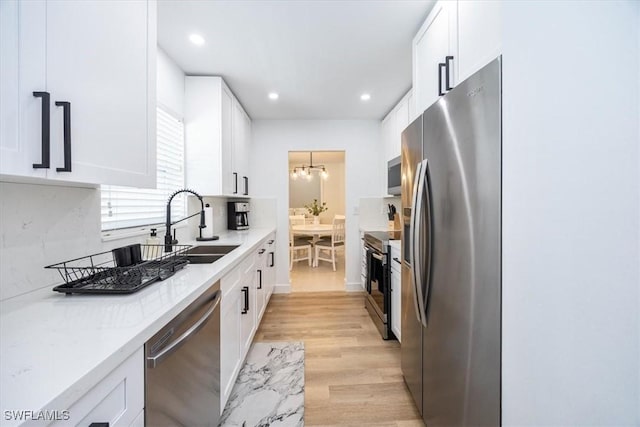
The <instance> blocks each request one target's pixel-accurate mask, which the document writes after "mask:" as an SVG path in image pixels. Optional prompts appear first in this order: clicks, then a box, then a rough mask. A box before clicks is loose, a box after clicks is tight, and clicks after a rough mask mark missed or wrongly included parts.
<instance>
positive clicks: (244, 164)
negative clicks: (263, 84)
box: [231, 98, 251, 196]
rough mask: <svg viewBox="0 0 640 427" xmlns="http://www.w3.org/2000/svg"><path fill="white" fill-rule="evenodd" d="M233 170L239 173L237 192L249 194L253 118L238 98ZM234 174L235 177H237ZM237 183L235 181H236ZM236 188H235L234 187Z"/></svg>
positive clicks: (234, 110)
mask: <svg viewBox="0 0 640 427" xmlns="http://www.w3.org/2000/svg"><path fill="white" fill-rule="evenodd" d="M232 122H233V132H232V140H233V150H232V153H233V156H232V157H233V158H232V163H231V164H232V166H233V172H234V173H236V174H237V177H238V178H237V179H238V189H237V193H238V194H240V195H243V196H247V195H249V141H250V139H251V119H250V118H249V116H248V115H247V113H245V111H244V109H243V108H242V105H240V102H238V100H237V99H235V98H234V99H233V115H232ZM235 176H236V175H234V179H235ZM234 184H235V182H234ZM234 190H235V188H234Z"/></svg>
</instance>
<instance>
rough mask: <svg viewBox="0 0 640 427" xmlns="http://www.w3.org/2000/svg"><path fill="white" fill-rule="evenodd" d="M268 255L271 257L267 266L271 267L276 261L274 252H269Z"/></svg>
mask: <svg viewBox="0 0 640 427" xmlns="http://www.w3.org/2000/svg"><path fill="white" fill-rule="evenodd" d="M269 256H270V257H271V259H270V260H269V267H273V266H274V265H275V263H276V260H275V258H276V257H275V254H274V253H273V252H269Z"/></svg>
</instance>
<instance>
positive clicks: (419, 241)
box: [411, 159, 429, 326]
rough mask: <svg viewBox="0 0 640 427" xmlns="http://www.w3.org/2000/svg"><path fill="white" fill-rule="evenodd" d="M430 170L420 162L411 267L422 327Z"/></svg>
mask: <svg viewBox="0 0 640 427" xmlns="http://www.w3.org/2000/svg"><path fill="white" fill-rule="evenodd" d="M428 169H429V164H428V161H427V159H425V160H423V161H422V162H420V164H419V166H418V169H417V171H416V172H417V182H418V186H417V189H416V190H417V191H416V193H415V198H416V203H417V205H415V206H416V207H415V208H414V209H415V211H416V212H415V218H414V231H413V247H414V249H413V255H414V256H415V258H414V259H415V261H414V262H413V263H412V264H411V266H412V267H413V269H414V270H413V271H414V276H415V279H414V282H415V287H416V298H417V300H418V312H419V313H420V316H419V320H420V323H422V326H427V318H426V317H427V316H426V311H425V307H424V303H425V301H426V298H425V290H426V289H428V283H424V282H425V279H426V280H427V281H428V280H429V277H428V276H426V277H425V274H424V268H423V267H424V255H425V254H424V253H423V252H422V249H423V248H424V246H425V244H424V239H423V235H424V234H423V233H424V230H423V229H422V218H423V216H424V206H423V203H422V201H423V199H424V197H423V196H424V194H425V193H424V192H425V182H426V177H427V170H428Z"/></svg>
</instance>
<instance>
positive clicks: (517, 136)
mask: <svg viewBox="0 0 640 427" xmlns="http://www.w3.org/2000/svg"><path fill="white" fill-rule="evenodd" d="M503 6H504V15H503V17H504V23H503V24H504V35H503V38H504V53H503V82H504V87H503V94H504V98H503V102H504V104H503V129H504V139H503V248H502V249H503V288H502V289H503V293H502V295H503V322H502V327H503V342H502V344H503V359H502V366H503V389H502V396H503V402H502V411H503V423H504V425H512V426H515V425H518V426H524V425H530V426H551V425H553V426H560V425H562V426H568V425H575V426H577V425H617V426H622V425H639V424H640V414H639V412H638V408H639V407H640V398H639V391H638V387H639V385H638V384H639V377H638V374H639V370H640V366H639V360H640V358H639V351H638V342H639V334H640V331H639V328H640V326H639V325H640V318H639V315H638V313H639V312H640V302H639V298H640V295H639V287H640V272H639V266H638V265H639V262H640V261H639V260H640V250H639V238H640V226H639V221H640V200H639V196H640V174H639V169H640V168H639V164H640V157H639V152H638V150H639V148H638V147H639V140H640V135H639V120H640V119H639V115H640V111H639V102H640V98H639V87H638V86H639V84H640V83H639V82H640V79H639V78H638V77H639V75H640V74H639V70H638V58H639V56H640V53H639V51H640V44H639V35H638V32H639V27H640V25H639V22H640V21H639V18H638V14H639V13H640V12H639V7H640V3H638V2H635V1H626V2H614V1H601V2H574V1H560V2H528V1H527V2H525V1H520V2H504V3H503Z"/></svg>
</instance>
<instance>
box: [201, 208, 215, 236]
mask: <svg viewBox="0 0 640 427" xmlns="http://www.w3.org/2000/svg"><path fill="white" fill-rule="evenodd" d="M204 223H205V224H206V226H207V227H206V228H203V229H202V237H205V238H209V237H213V208H212V207H210V206H207V207H205V208H204Z"/></svg>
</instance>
